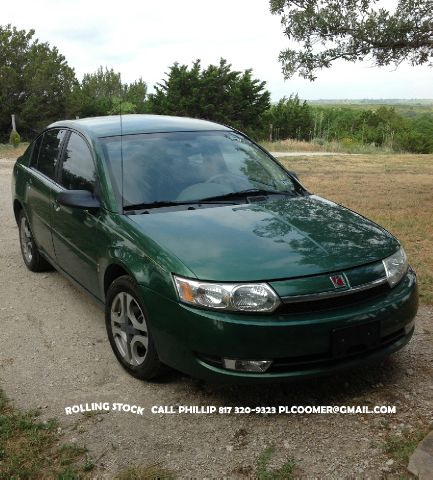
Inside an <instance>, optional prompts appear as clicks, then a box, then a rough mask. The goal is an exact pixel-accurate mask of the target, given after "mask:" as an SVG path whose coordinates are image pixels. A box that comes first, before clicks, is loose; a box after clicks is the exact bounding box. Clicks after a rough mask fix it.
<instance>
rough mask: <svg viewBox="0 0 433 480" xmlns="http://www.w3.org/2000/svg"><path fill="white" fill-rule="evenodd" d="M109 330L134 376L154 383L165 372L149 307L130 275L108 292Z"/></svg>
mask: <svg viewBox="0 0 433 480" xmlns="http://www.w3.org/2000/svg"><path fill="white" fill-rule="evenodd" d="M105 326H106V328H107V334H108V339H109V341H110V345H111V348H112V349H113V352H114V355H115V356H116V358H117V360H118V361H119V362H120V364H121V365H122V367H123V368H124V369H125V370H126V371H127V372H128V373H129V374H130V375H132V376H133V377H136V378H139V379H141V380H152V379H155V378H156V377H157V376H158V375H159V374H160V373H161V372H162V370H163V368H162V364H161V362H160V361H159V358H158V353H157V351H156V348H155V344H154V342H153V337H152V333H151V330H150V326H149V320H148V315H147V313H146V307H145V305H144V303H143V301H142V299H141V295H140V292H139V291H138V288H137V285H136V283H135V282H134V280H133V279H132V278H131V277H129V276H127V275H124V276H122V277H119V278H117V279H116V280H114V282H113V283H112V284H111V285H110V287H109V288H108V292H107V296H106V302H105Z"/></svg>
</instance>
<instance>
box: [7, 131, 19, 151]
mask: <svg viewBox="0 0 433 480" xmlns="http://www.w3.org/2000/svg"><path fill="white" fill-rule="evenodd" d="M20 142H21V137H20V134H19V133H18V132H17V131H16V130H12V132H11V134H10V136H9V143H10V144H11V145H13V146H14V147H15V148H17V147H18V145H19V144H20Z"/></svg>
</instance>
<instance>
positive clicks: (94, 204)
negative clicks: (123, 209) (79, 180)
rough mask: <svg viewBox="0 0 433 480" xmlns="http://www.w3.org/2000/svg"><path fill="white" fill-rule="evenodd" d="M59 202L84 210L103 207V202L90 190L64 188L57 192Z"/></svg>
mask: <svg viewBox="0 0 433 480" xmlns="http://www.w3.org/2000/svg"><path fill="white" fill-rule="evenodd" d="M57 202H58V203H60V205H65V206H66V207H73V208H81V209H83V210H98V208H100V207H101V202H100V201H99V200H98V199H97V198H96V197H95V195H93V193H91V192H89V191H88V190H64V191H63V192H59V193H58V194H57Z"/></svg>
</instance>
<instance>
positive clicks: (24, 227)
mask: <svg viewBox="0 0 433 480" xmlns="http://www.w3.org/2000/svg"><path fill="white" fill-rule="evenodd" d="M20 240H21V249H22V251H23V255H24V258H25V260H26V262H27V263H31V261H32V259H33V249H34V245H33V236H32V232H31V231H30V227H29V222H28V221H27V218H26V217H24V216H23V217H22V218H21V228H20Z"/></svg>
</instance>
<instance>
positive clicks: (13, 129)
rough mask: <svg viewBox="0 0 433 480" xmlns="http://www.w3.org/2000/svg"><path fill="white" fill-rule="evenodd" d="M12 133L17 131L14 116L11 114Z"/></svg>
mask: <svg viewBox="0 0 433 480" xmlns="http://www.w3.org/2000/svg"><path fill="white" fill-rule="evenodd" d="M12 131H14V132H16V131H17V126H16V123H15V114H14V113H13V114H12Z"/></svg>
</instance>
